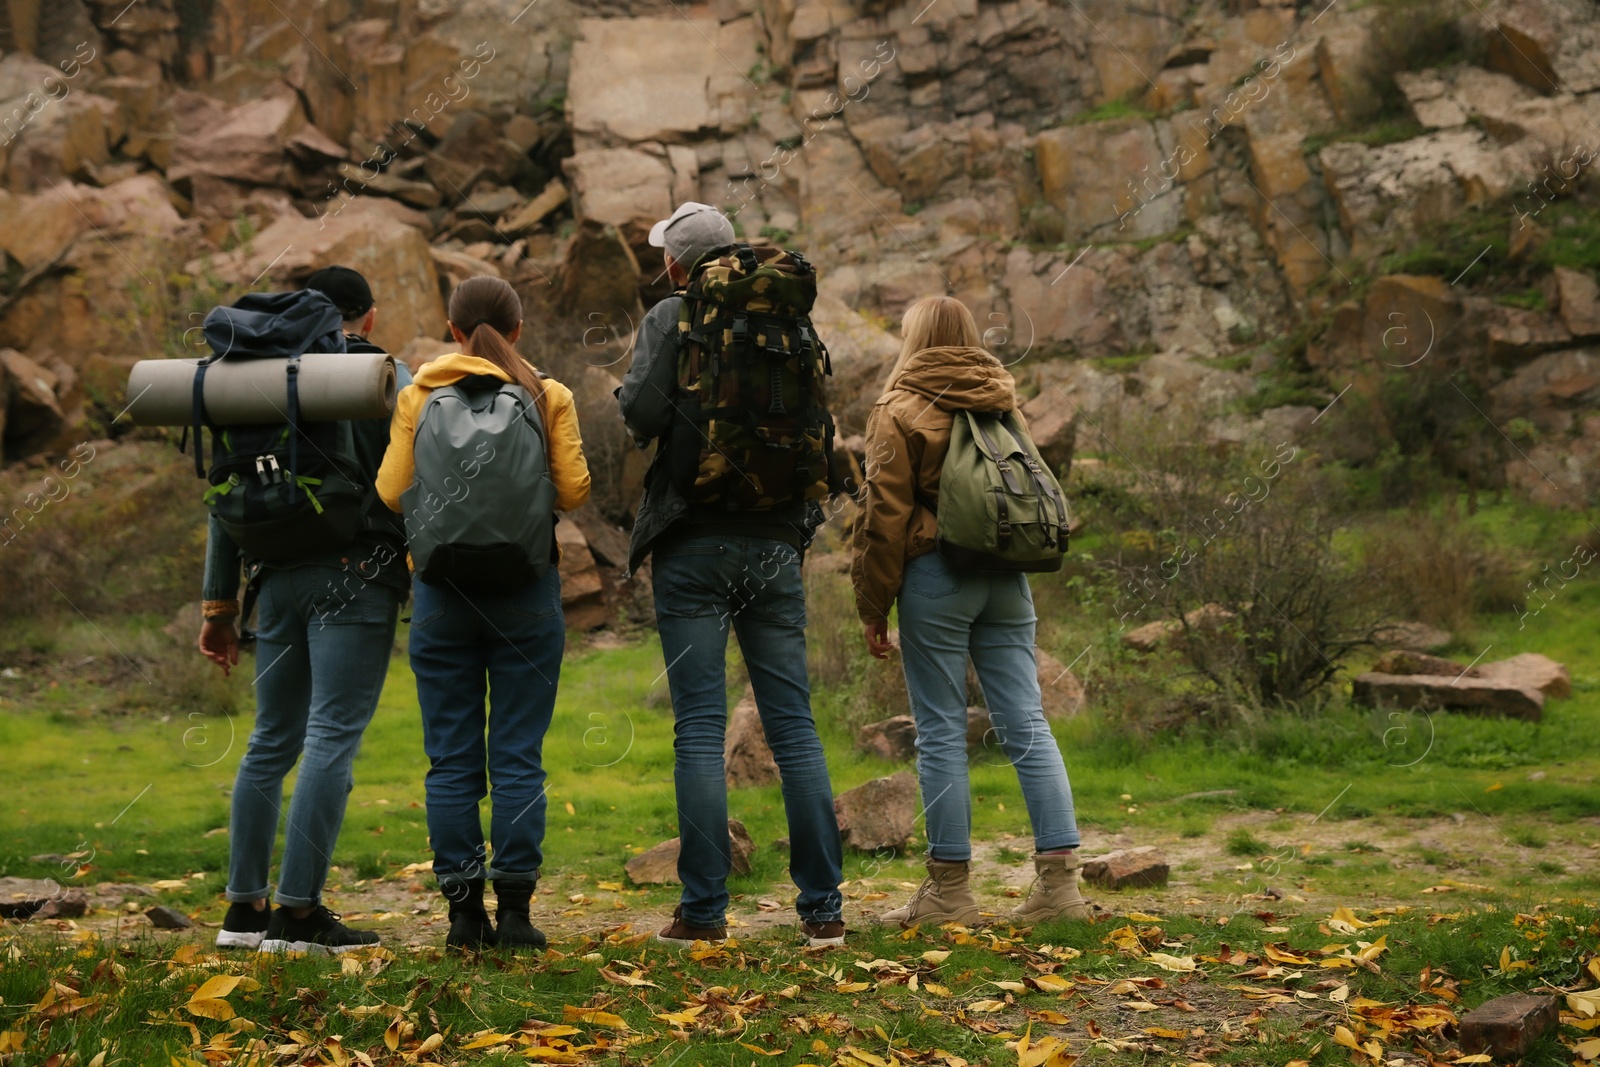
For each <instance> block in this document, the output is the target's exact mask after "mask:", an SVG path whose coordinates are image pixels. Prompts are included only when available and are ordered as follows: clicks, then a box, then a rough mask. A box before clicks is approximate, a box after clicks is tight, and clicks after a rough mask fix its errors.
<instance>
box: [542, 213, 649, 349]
mask: <svg viewBox="0 0 1600 1067" xmlns="http://www.w3.org/2000/svg"><path fill="white" fill-rule="evenodd" d="M639 282H640V270H639V261H638V259H636V258H635V257H634V254H633V250H632V249H631V248H629V247H628V242H627V241H625V240H624V239H623V238H622V235H621V234H620V233H618V232H617V228H616V226H614V225H611V224H609V223H603V222H600V221H599V220H597V219H593V218H586V219H584V220H583V221H582V222H581V223H579V224H578V229H577V232H575V233H574V234H573V235H572V241H571V242H570V243H569V244H568V245H567V255H566V259H565V261H564V262H563V263H562V266H561V290H560V293H559V295H558V297H557V305H558V306H559V307H560V308H561V310H562V311H563V312H564V313H566V314H568V315H574V316H576V317H577V318H578V320H579V321H581V322H583V323H585V324H590V323H610V322H621V321H623V320H624V319H627V320H628V321H631V322H637V321H639V318H640V316H641V315H642V314H643V309H642V308H641V307H640V304H639Z"/></svg>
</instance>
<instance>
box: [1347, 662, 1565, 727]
mask: <svg viewBox="0 0 1600 1067" xmlns="http://www.w3.org/2000/svg"><path fill="white" fill-rule="evenodd" d="M1351 698H1352V699H1353V700H1354V701H1355V702H1356V703H1357V704H1361V705H1364V706H1366V707H1373V708H1419V707H1420V708H1430V707H1431V708H1443V709H1445V710H1448V711H1459V712H1466V713H1469V714H1475V715H1489V716H1497V717H1504V718H1511V719H1526V720H1528V721H1529V722H1538V721H1539V720H1540V719H1541V718H1543V716H1544V693H1542V692H1540V691H1539V690H1538V689H1536V688H1531V687H1529V685H1528V683H1527V681H1526V680H1525V679H1523V678H1515V677H1514V678H1512V679H1510V680H1501V679H1496V678H1483V677H1478V678H1473V677H1470V676H1451V675H1442V674H1438V675H1436V674H1380V673H1378V672H1376V671H1368V672H1367V673H1366V674H1361V675H1357V676H1356V678H1355V681H1354V682H1353V683H1352V685H1351Z"/></svg>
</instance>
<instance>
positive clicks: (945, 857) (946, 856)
mask: <svg viewBox="0 0 1600 1067" xmlns="http://www.w3.org/2000/svg"><path fill="white" fill-rule="evenodd" d="M934 851H935V850H934V848H933V846H931V845H930V846H929V847H928V858H929V859H935V860H938V861H939V862H940V863H969V862H971V860H972V846H971V845H967V846H966V847H965V848H962V849H954V848H940V849H938V855H934ZM952 852H962V853H963V855H960V856H952V855H951V854H950V853H952Z"/></svg>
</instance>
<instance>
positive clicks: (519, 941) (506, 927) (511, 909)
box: [494, 878, 545, 952]
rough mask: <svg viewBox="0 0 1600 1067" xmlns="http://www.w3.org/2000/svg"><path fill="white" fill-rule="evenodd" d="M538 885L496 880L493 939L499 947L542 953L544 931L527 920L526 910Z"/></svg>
mask: <svg viewBox="0 0 1600 1067" xmlns="http://www.w3.org/2000/svg"><path fill="white" fill-rule="evenodd" d="M538 886H539V883H538V882H508V881H506V880H505V879H503V878H496V879H495V882H494V895H495V898H496V899H497V901H498V904H497V905H496V907H495V909H494V922H495V926H496V927H497V930H496V935H497V936H498V937H499V939H500V947H501V948H504V949H510V950H511V951H512V952H543V951H544V946H545V936H544V931H543V930H540V929H539V928H538V927H537V926H535V925H533V923H532V922H531V921H530V920H529V917H528V909H529V907H530V906H531V904H532V901H533V891H534V890H535V889H537V888H538Z"/></svg>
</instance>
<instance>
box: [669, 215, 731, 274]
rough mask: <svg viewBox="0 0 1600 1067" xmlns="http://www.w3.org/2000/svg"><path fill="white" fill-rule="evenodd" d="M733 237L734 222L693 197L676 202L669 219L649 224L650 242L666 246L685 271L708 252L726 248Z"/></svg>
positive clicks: (670, 254)
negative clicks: (676, 207)
mask: <svg viewBox="0 0 1600 1067" xmlns="http://www.w3.org/2000/svg"><path fill="white" fill-rule="evenodd" d="M734 240H735V238H734V234H733V223H731V222H729V221H728V217H727V216H726V215H724V214H723V213H722V212H720V211H718V210H717V209H716V208H714V207H712V206H711V205H710V204H697V203H695V202H694V201H693V200H690V201H688V202H687V203H683V204H679V205H678V210H676V211H674V212H673V213H672V217H671V218H670V219H662V220H661V221H660V222H658V223H656V224H655V225H654V226H652V227H650V243H651V244H652V245H654V246H655V247H656V248H661V249H665V250H666V253H667V255H669V256H671V257H672V258H673V259H675V260H677V261H678V262H679V263H681V264H682V265H683V268H684V269H685V270H687V269H689V268H690V267H692V266H694V264H695V262H696V261H697V260H698V259H699V258H700V257H701V256H703V255H705V254H706V253H707V252H710V251H712V250H713V249H717V248H726V247H727V246H728V245H731V244H733V243H734Z"/></svg>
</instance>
